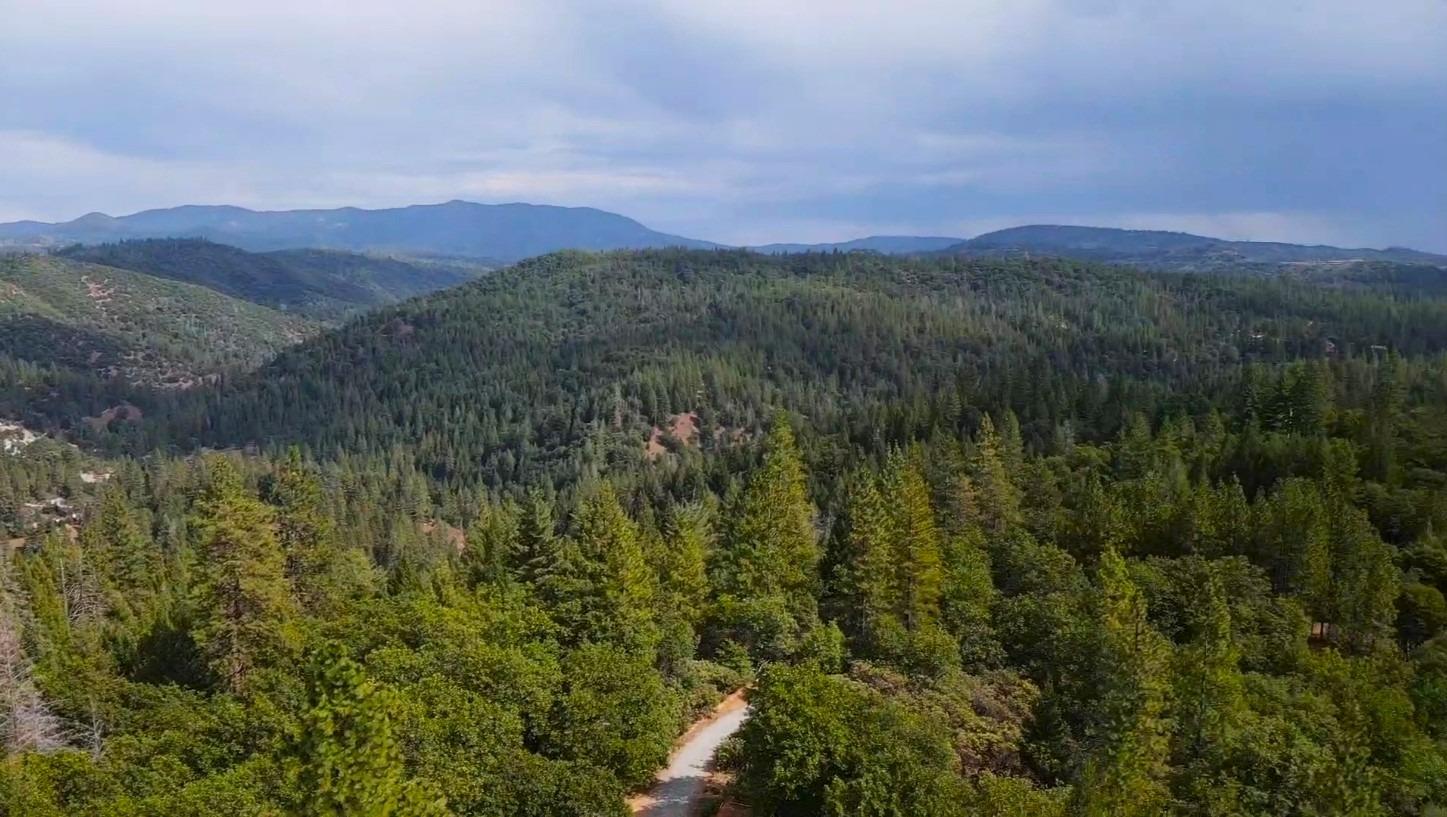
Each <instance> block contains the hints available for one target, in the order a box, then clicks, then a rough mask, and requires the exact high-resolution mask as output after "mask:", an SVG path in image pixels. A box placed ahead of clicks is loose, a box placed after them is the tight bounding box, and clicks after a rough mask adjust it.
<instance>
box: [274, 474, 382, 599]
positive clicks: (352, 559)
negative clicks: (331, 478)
mask: <svg viewBox="0 0 1447 817" xmlns="http://www.w3.org/2000/svg"><path fill="white" fill-rule="evenodd" d="M270 493H271V496H270V500H271V503H272V504H273V505H274V506H275V507H276V539H277V544H278V545H279V546H280V547H281V550H282V553H284V554H285V557H286V576H287V578H288V579H289V580H290V581H291V583H292V587H293V588H294V589H295V592H296V596H297V599H298V601H299V602H300V603H301V605H302V607H303V608H304V609H306V610H307V611H309V612H314V613H315V612H321V611H324V610H327V609H329V608H330V607H332V606H333V605H335V604H337V603H338V602H340V601H342V600H343V599H345V598H347V597H349V596H353V595H357V594H360V593H362V592H365V591H366V590H368V589H369V588H370V587H371V585H372V569H371V566H370V565H369V564H368V563H367V560H366V554H365V553H363V552H362V551H361V550H360V549H357V548H344V547H343V546H342V544H341V542H340V540H339V538H338V536H337V531H336V523H335V522H334V521H333V520H332V517H331V516H330V515H329V514H328V513H327V512H326V508H325V496H324V494H323V492H322V486H321V482H320V480H318V479H317V477H316V476H315V475H314V474H312V473H310V472H309V471H308V470H307V469H306V467H305V466H304V465H303V464H302V461H301V455H300V452H299V451H298V450H297V449H295V448H293V449H292V450H291V453H290V455H289V456H288V459H287V462H286V464H285V465H283V466H282V467H281V469H280V470H279V471H278V472H277V475H276V477H275V479H274V480H273V483H272V485H271V492H270Z"/></svg>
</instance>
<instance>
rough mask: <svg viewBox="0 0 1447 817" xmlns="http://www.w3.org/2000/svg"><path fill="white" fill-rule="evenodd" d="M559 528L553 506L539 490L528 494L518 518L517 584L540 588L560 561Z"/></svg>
mask: <svg viewBox="0 0 1447 817" xmlns="http://www.w3.org/2000/svg"><path fill="white" fill-rule="evenodd" d="M557 550H558V534H557V526H556V523H555V522H554V521H553V503H552V502H551V501H549V500H548V498H547V497H546V496H545V495H543V494H542V493H541V492H539V491H534V492H532V493H531V494H529V495H528V497H527V500H526V501H525V502H524V503H523V507H522V514H521V516H520V517H519V518H518V533H517V551H516V552H515V553H514V554H513V555H512V558H511V560H510V561H511V567H512V571H513V574H514V575H515V576H517V579H518V581H520V582H522V583H523V584H526V585H529V586H537V585H539V584H540V583H541V582H542V580H543V579H544V578H545V577H546V576H547V574H548V571H549V570H550V569H551V567H552V565H554V564H555V563H556V561H557V558H558V553H557Z"/></svg>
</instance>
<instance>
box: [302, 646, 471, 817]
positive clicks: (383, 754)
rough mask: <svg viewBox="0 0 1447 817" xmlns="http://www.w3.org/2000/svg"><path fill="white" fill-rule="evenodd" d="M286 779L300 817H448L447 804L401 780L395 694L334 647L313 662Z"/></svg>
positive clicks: (401, 764)
mask: <svg viewBox="0 0 1447 817" xmlns="http://www.w3.org/2000/svg"><path fill="white" fill-rule="evenodd" d="M308 675H309V688H308V707H309V708H308V710H307V712H306V714H305V716H304V717H303V719H302V724H301V728H300V729H299V730H298V733H297V735H296V740H295V747H296V755H295V758H294V760H293V764H292V774H293V777H294V779H295V781H296V793H297V795H298V797H299V799H300V804H299V806H300V807H299V809H298V810H299V811H300V813H301V814H302V815H305V817H446V816H447V815H449V814H450V812H449V810H448V809H447V805H446V802H445V801H444V800H443V799H442V798H441V797H439V796H437V795H435V794H433V793H431V792H430V791H428V790H427V789H426V787H424V786H423V785H421V784H419V783H417V782H416V781H409V780H408V779H407V773H406V769H405V768H404V767H403V760H402V751H401V747H400V746H399V744H398V740H397V737H396V735H395V732H394V728H393V725H392V714H391V713H392V710H394V709H395V708H396V700H395V696H394V695H393V693H392V692H391V691H390V690H388V689H386V688H384V687H381V686H378V685H377V684H376V683H375V682H373V681H371V680H368V679H367V677H366V676H365V674H364V673H363V672H362V668H361V667H360V666H358V665H357V664H356V662H354V661H352V660H351V659H350V658H348V657H347V656H346V655H345V653H344V652H343V651H342V650H341V649H340V648H337V647H335V646H330V647H327V648H324V649H321V650H318V651H317V653H316V654H315V655H314V656H313V659H312V661H311V665H310V668H309V670H308Z"/></svg>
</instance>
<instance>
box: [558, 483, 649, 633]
mask: <svg viewBox="0 0 1447 817" xmlns="http://www.w3.org/2000/svg"><path fill="white" fill-rule="evenodd" d="M558 554H559V556H558V560H557V562H556V564H555V565H553V566H552V567H551V568H549V569H548V571H547V572H546V575H545V577H544V578H543V580H542V584H541V590H542V596H543V598H544V599H545V601H546V603H547V604H548V605H549V607H550V608H551V610H552V611H553V614H554V616H555V618H556V619H557V620H558V622H559V624H561V625H562V627H563V631H564V633H565V634H566V637H567V638H568V639H569V640H572V641H574V642H576V643H581V642H595V643H607V644H616V645H619V646H621V647H624V648H627V649H630V650H633V651H636V652H643V653H647V652H649V651H651V650H652V649H653V648H654V647H655V646H656V645H657V643H658V631H657V626H656V623H655V621H654V618H653V598H654V593H655V580H654V577H653V575H652V572H651V571H650V570H649V567H648V563H647V562H646V561H645V560H644V558H643V548H642V546H641V544H640V542H639V539H638V528H637V527H636V526H635V525H634V524H633V521H632V520H630V519H629V518H628V516H627V515H626V514H624V513H623V508H622V506H621V505H620V504H619V503H618V495H617V493H616V492H615V491H614V490H613V486H612V485H611V484H610V483H608V482H604V483H602V484H601V485H599V486H598V487H597V488H596V489H595V490H594V491H593V492H592V494H591V495H590V496H589V497H588V498H586V499H584V500H583V503H582V505H580V506H579V508H578V512H577V516H576V517H575V519H574V520H573V532H572V535H571V536H569V537H568V539H567V540H566V541H565V542H564V543H563V544H562V546H561V547H560V548H559V549H558Z"/></svg>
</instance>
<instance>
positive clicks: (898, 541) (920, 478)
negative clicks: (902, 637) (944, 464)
mask: <svg viewBox="0 0 1447 817" xmlns="http://www.w3.org/2000/svg"><path fill="white" fill-rule="evenodd" d="M885 494H886V497H885V505H886V507H887V508H888V510H889V513H890V517H891V519H890V522H891V525H890V527H891V533H892V534H893V539H894V541H893V547H892V549H891V550H892V553H891V555H892V561H893V576H894V581H895V591H894V594H893V595H894V599H895V609H894V613H895V615H896V616H897V617H898V618H899V620H900V622H901V623H902V624H903V625H904V627H905V629H907V630H916V629H920V628H922V627H926V626H928V625H931V624H934V623H936V622H938V620H939V609H940V588H941V585H942V583H943V575H942V567H941V562H942V559H941V556H940V533H939V529H938V528H937V527H936V525H935V516H934V508H933V507H931V505H930V489H929V485H927V484H926V483H925V480H924V475H923V474H921V473H920V470H919V466H918V465H917V464H916V463H914V462H912V461H911V460H910V459H909V458H907V457H905V456H904V455H903V454H896V455H895V456H894V457H893V458H892V461H891V462H890V465H889V469H888V470H887V471H886V473H885Z"/></svg>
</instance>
